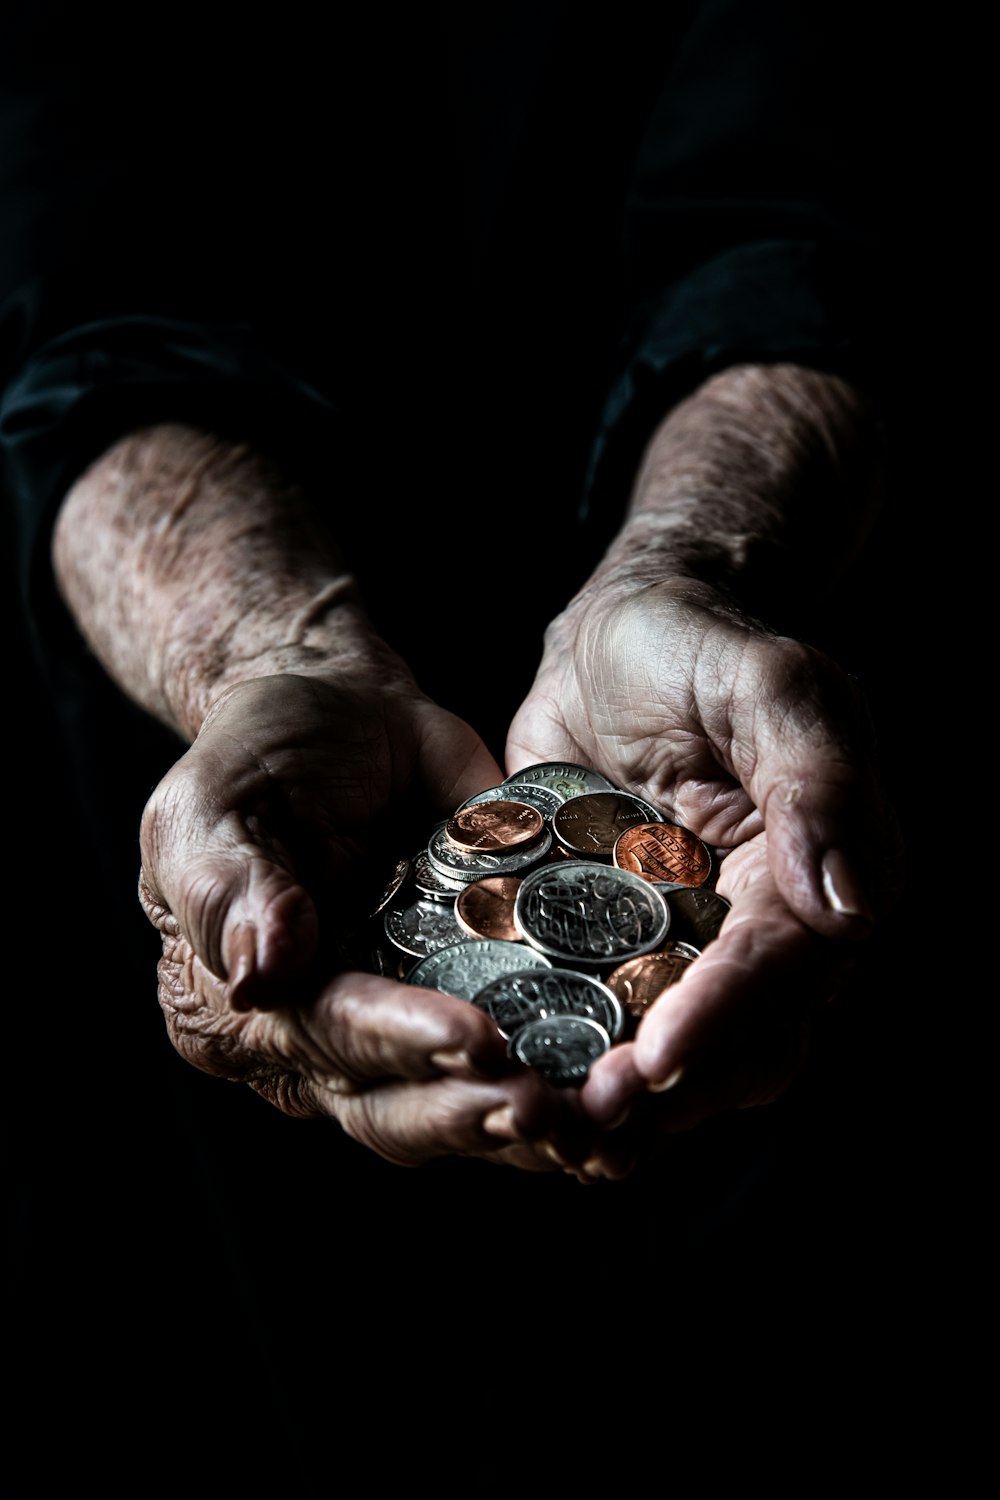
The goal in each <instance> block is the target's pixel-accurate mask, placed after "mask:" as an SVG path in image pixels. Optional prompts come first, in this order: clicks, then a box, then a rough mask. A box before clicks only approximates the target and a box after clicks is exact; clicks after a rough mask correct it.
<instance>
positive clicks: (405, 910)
mask: <svg viewBox="0 0 1000 1500" xmlns="http://www.w3.org/2000/svg"><path fill="white" fill-rule="evenodd" d="M384 925H385V932H386V936H387V937H388V938H389V939H390V940H391V941H392V942H393V943H395V945H396V947H397V948H399V949H401V950H402V952H403V953H412V954H415V955H416V956H417V957H418V958H424V957H425V956H426V955H427V954H428V953H435V952H436V951H437V949H438V948H447V947H449V946H450V944H452V943H461V942H463V941H465V942H468V941H470V939H469V935H468V933H467V932H463V930H462V928H461V927H459V925H458V921H457V919H456V917H455V906H454V903H452V904H451V905H450V906H449V905H448V903H447V902H445V901H434V900H432V899H431V898H430V897H427V896H421V897H419V899H418V900H416V901H411V902H410V904H409V905H408V906H394V907H390V908H389V910H388V911H387V912H386V914H385V918H384Z"/></svg>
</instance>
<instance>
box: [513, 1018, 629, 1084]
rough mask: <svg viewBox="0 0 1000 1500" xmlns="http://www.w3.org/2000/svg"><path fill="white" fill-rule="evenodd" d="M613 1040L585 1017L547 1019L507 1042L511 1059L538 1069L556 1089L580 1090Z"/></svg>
mask: <svg viewBox="0 0 1000 1500" xmlns="http://www.w3.org/2000/svg"><path fill="white" fill-rule="evenodd" d="M610 1046H611V1038H610V1037H609V1036H608V1034H607V1032H606V1031H605V1030H604V1028H603V1026H601V1025H600V1024H599V1023H598V1022H597V1021H591V1020H589V1019H588V1018H587V1017H586V1016H545V1017H543V1018H542V1019H541V1020H538V1021H530V1022H529V1023H528V1025H527V1026H522V1027H521V1029H520V1031H518V1032H516V1033H515V1035H514V1036H512V1037H511V1038H510V1040H509V1041H508V1043H507V1051H508V1052H509V1053H510V1055H511V1057H517V1058H519V1059H520V1061H521V1062H523V1063H526V1064H527V1065H528V1067H529V1068H534V1069H536V1070H537V1071H538V1072H539V1073H541V1074H542V1075H543V1077H545V1078H546V1079H547V1080H548V1082H549V1083H551V1084H553V1085H554V1086H555V1087H556V1088H578V1087H580V1086H581V1085H582V1084H583V1083H585V1082H586V1079H587V1075H588V1073H589V1072H590V1068H591V1064H592V1063H594V1062H595V1061H596V1060H597V1058H599V1057H600V1056H602V1054H603V1053H605V1052H607V1051H608V1049H609V1047H610Z"/></svg>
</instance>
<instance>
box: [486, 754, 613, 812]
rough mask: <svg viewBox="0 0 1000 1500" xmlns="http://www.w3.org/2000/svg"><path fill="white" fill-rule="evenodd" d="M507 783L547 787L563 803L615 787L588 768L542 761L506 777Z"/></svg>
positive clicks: (566, 762)
mask: <svg viewBox="0 0 1000 1500" xmlns="http://www.w3.org/2000/svg"><path fill="white" fill-rule="evenodd" d="M507 781H508V782H512V781H517V782H527V783H529V784H531V783H533V784H535V785H538V786H544V787H548V788H549V790H550V791H553V792H555V793H556V795H557V796H558V797H560V798H561V799H562V801H563V802H566V801H568V800H569V798H570V797H579V796H580V794H581V793H582V792H614V791H617V787H616V786H615V785H614V784H613V782H610V781H609V780H608V778H607V777H606V776H602V775H601V773H600V771H592V770H591V769H590V767H589V766H577V765H574V764H573V762H572V761H556V760H543V761H539V762H538V764H537V765H534V766H525V768H524V769H523V770H522V771H515V772H513V774H512V775H510V776H508V777H507Z"/></svg>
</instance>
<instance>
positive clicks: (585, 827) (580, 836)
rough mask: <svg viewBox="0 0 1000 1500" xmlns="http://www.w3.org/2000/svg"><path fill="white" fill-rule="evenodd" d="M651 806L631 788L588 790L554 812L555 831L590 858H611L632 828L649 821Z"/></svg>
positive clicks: (565, 843)
mask: <svg viewBox="0 0 1000 1500" xmlns="http://www.w3.org/2000/svg"><path fill="white" fill-rule="evenodd" d="M651 812H655V808H651V807H650V806H649V804H648V803H647V802H641V801H640V800H639V799H638V798H637V797H632V796H631V795H630V794H629V793H628V792H584V793H583V794H582V795H581V796H579V797H571V798H570V800H569V801H568V802H564V803H563V805H562V807H557V808H556V810H555V812H554V813H553V814H552V832H553V833H554V834H555V836H556V838H557V839H558V840H559V841H560V843H561V844H563V846H564V847H565V848H567V849H572V850H573V851H574V853H576V854H579V855H582V856H584V857H585V858H587V859H610V858H611V851H612V850H613V849H614V847H615V843H616V841H617V839H618V838H619V837H620V835H621V834H622V833H624V832H625V830H626V829H628V828H634V827H635V826H636V825H637V824H640V823H641V824H645V823H647V822H648V821H649V816H650V813H651Z"/></svg>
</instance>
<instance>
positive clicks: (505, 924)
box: [455, 875, 521, 943]
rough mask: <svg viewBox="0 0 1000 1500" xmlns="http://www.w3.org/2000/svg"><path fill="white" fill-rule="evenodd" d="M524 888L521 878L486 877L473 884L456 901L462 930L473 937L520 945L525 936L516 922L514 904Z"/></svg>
mask: <svg viewBox="0 0 1000 1500" xmlns="http://www.w3.org/2000/svg"><path fill="white" fill-rule="evenodd" d="M520 888H521V877H520V875H486V876H484V877H483V879H482V880H473V881H470V883H469V884H468V885H465V886H463V887H462V892H461V895H459V896H458V897H456V899H455V919H456V921H457V922H458V925H459V927H461V928H462V929H463V930H464V931H465V932H468V933H469V934H470V935H471V936H472V937H477V938H503V939H504V940H505V941H506V942H510V943H520V941H521V934H520V933H519V932H518V930H517V927H516V925H515V922H514V901H515V898H516V896H517V893H518V891H519V890H520Z"/></svg>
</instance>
